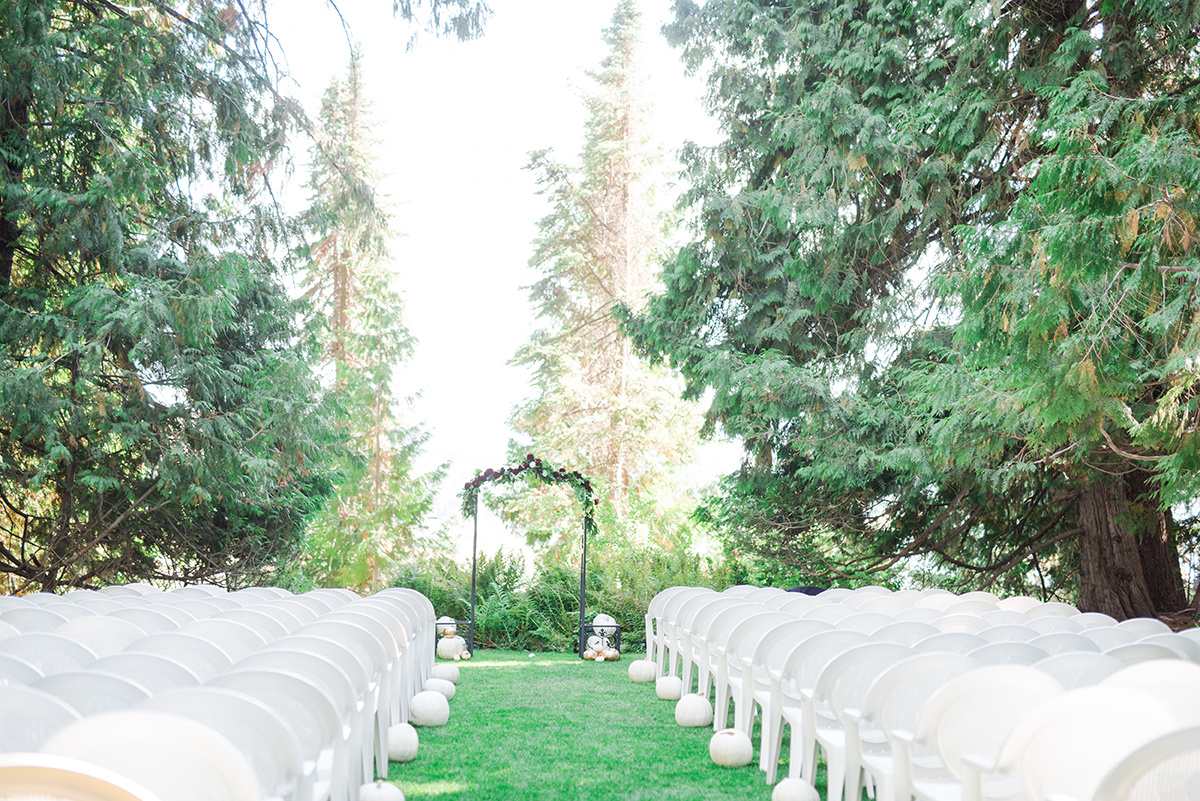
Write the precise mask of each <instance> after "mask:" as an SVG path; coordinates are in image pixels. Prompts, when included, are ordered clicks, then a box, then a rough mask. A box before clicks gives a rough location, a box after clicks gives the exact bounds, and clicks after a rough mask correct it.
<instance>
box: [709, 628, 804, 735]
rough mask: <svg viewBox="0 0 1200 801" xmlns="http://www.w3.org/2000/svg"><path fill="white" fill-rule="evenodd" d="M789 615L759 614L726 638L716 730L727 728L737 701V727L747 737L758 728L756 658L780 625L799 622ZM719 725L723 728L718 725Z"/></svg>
mask: <svg viewBox="0 0 1200 801" xmlns="http://www.w3.org/2000/svg"><path fill="white" fill-rule="evenodd" d="M795 622H797V621H796V618H795V616H793V615H789V614H788V613H786V612H768V611H764V612H759V613H758V614H754V615H750V616H749V617H747V618H745V619H743V620H740V621H738V622H736V623H735V624H734V626H733V627H732V628H731V629H730V630H729V633H728V635H727V636H726V637H725V642H724V645H723V646H720V645H718V648H719V649H721V651H720V655H719V657H718V662H717V672H716V692H715V694H714V699H715V700H714V701H713V710H714V715H713V728H714V729H715V730H720V729H723V728H725V723H726V721H727V720H728V711H729V710H728V707H729V702H730V700H732V701H733V721H734V722H733V725H734V728H736V729H740V730H741V731H744V732H745V733H746V734H747V735H749V734H750V733H751V731H752V730H753V727H754V664H753V660H754V656H755V654H756V653H757V652H758V646H759V644H760V643H761V642H762V641H763V639H764V638H767V637H769V636H770V633H771V632H772V631H773V630H774V629H776V628H778V627H779V626H782V625H786V624H788V623H795ZM718 724H719V725H718Z"/></svg>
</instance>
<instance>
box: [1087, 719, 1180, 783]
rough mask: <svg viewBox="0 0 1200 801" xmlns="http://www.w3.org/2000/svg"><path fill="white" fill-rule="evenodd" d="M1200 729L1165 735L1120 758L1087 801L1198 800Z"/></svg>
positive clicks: (1177, 731) (1176, 731)
mask: <svg viewBox="0 0 1200 801" xmlns="http://www.w3.org/2000/svg"><path fill="white" fill-rule="evenodd" d="M1198 788H1200V726H1189V727H1187V728H1182V729H1176V730H1174V731H1170V732H1167V733H1166V734H1163V735H1160V736H1159V737H1156V738H1154V739H1153V740H1150V741H1149V742H1147V743H1145V744H1143V745H1142V746H1140V747H1139V748H1137V749H1135V750H1134V751H1132V752H1131V753H1129V754H1127V755H1126V756H1124V757H1123V758H1122V759H1121V760H1120V761H1119V762H1118V763H1117V764H1116V765H1114V766H1113V767H1112V768H1111V769H1109V771H1108V773H1106V774H1105V775H1104V777H1103V778H1102V779H1101V780H1100V783H1099V785H1098V786H1097V787H1096V792H1095V794H1093V795H1092V798H1091V800H1090V801H1131V799H1168V798H1169V799H1172V801H1197V799H1198V798H1200V792H1198Z"/></svg>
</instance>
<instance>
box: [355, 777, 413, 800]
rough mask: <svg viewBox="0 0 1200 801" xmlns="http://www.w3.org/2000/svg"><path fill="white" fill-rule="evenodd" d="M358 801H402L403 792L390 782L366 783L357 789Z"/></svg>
mask: <svg viewBox="0 0 1200 801" xmlns="http://www.w3.org/2000/svg"><path fill="white" fill-rule="evenodd" d="M358 798H359V801H404V791H403V790H401V789H400V788H399V787H397V786H396V785H394V784H392V783H391V782H385V781H378V782H367V783H366V784H364V785H363V786H362V787H360V788H358Z"/></svg>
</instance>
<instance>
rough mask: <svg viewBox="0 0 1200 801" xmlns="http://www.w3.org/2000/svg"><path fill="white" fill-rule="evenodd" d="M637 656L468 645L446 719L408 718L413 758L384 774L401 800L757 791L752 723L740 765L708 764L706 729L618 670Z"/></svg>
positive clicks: (762, 785)
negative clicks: (749, 747) (415, 723)
mask: <svg viewBox="0 0 1200 801" xmlns="http://www.w3.org/2000/svg"><path fill="white" fill-rule="evenodd" d="M638 656H640V655H637V654H633V655H629V654H626V655H623V656H622V658H621V659H620V661H617V662H602V663H596V662H584V661H582V660H581V659H579V657H578V656H576V655H574V654H543V653H538V654H532V655H531V654H529V653H526V652H514V651H479V652H477V654H476V655H475V658H474V659H472V660H470V661H469V662H455V663H453V664H455V665H458V667H459V669H460V671H461V673H462V677H461V679H460V681H459V683H458V692H457V695H456V696H455V698H454V700H453V701H451V702H450V722H449V724H448V725H446V726H443V727H439V728H422V729H418V733H419V735H420V740H421V745H420V749H419V752H418V754H417V758H416V759H415V760H414V761H412V762H408V763H405V764H398V763H392V765H391V769H390V771H389V779H391V780H392V781H393V782H395V783H396V784H397V785H399V787H400V788H401V789H402V790H403V791H404V793H405V796H406V797H407V798H408V799H409V801H416V799H435V800H436V801H455V800H456V799H474V800H476V801H485V800H487V799H494V800H495V801H500V800H501V799H504V800H505V801H507V800H508V799H529V800H531V801H532V800H534V799H544V801H562V800H563V799H595V800H596V801H606V800H607V799H646V801H650V799H688V801H694V800H695V799H706V800H707V799H764V800H765V799H769V798H770V797H771V787H769V786H768V785H767V784H766V781H765V779H764V774H763V773H762V772H761V771H760V770H759V769H758V752H757V749H758V728H757V726H756V727H755V732H754V744H755V760H754V762H753V763H752V764H751V765H750V766H748V767H744V768H721V767H718V766H716V765H715V764H713V762H712V760H711V759H709V757H708V740H709V738H710V737H711V736H712V729H711V728H709V727H704V728H683V727H681V726H678V725H677V724H676V723H675V703H674V702H673V701H662V700H659V699H658V697H657V696H656V695H655V694H654V685H653V684H633V683H632V682H630V681H629V674H628V669H629V660H630V658H638ZM786 747H787V743H786V741H785V743H784V748H785V751H784V753H785V754H786ZM785 770H786V769H785ZM781 775H786V772H783V773H781ZM818 790H820V791H821V794H822V796H824V786H823V782H822V784H821V785H819V786H818Z"/></svg>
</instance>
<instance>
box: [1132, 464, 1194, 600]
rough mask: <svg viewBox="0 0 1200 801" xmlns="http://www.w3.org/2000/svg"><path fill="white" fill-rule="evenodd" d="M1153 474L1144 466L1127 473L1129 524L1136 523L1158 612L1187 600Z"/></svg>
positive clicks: (1167, 514) (1144, 569)
mask: <svg viewBox="0 0 1200 801" xmlns="http://www.w3.org/2000/svg"><path fill="white" fill-rule="evenodd" d="M1152 478H1153V475H1152V474H1151V473H1148V472H1146V471H1144V470H1138V471H1135V472H1133V473H1130V474H1129V476H1128V477H1127V479H1126V480H1127V481H1128V483H1129V498H1130V507H1131V514H1130V515H1129V519H1130V524H1131V526H1134V527H1136V534H1137V540H1138V553H1139V555H1140V556H1141V558H1142V574H1143V575H1144V576H1145V577H1146V586H1147V588H1148V589H1149V590H1150V600H1151V601H1153V602H1154V608H1155V609H1156V610H1158V612H1159V613H1162V612H1178V611H1179V610H1181V609H1183V608H1185V607H1186V606H1187V604H1188V599H1187V588H1186V587H1185V586H1184V583H1183V571H1182V570H1181V569H1180V567H1179V544H1178V543H1177V542H1176V540H1175V533H1174V531H1173V527H1172V526H1171V517H1170V515H1171V512H1170V510H1163V509H1162V507H1161V504H1160V503H1159V501H1158V498H1157V496H1156V495H1155V493H1154V484H1153V482H1152Z"/></svg>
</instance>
